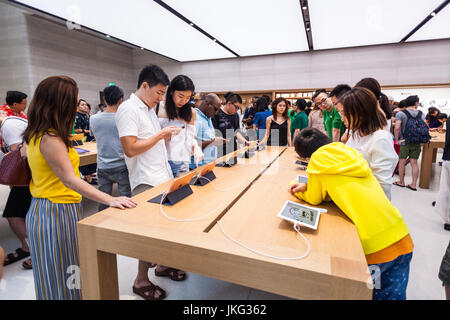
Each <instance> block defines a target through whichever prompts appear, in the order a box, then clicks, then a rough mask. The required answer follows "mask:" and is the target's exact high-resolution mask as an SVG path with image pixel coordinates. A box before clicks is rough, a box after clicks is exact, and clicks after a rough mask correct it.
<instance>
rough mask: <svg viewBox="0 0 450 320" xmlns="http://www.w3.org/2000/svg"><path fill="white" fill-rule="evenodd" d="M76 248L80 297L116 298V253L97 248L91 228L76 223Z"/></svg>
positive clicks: (95, 298) (87, 298)
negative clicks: (79, 275) (78, 262)
mask: <svg viewBox="0 0 450 320" xmlns="http://www.w3.org/2000/svg"><path fill="white" fill-rule="evenodd" d="M78 249H79V255H80V271H81V292H82V298H83V299H84V300H118V299H119V284H118V277H117V259H116V255H115V254H114V253H108V252H103V251H99V250H97V248H96V241H95V233H94V232H93V228H92V227H90V226H84V225H81V224H78Z"/></svg>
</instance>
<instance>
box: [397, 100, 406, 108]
mask: <svg viewBox="0 0 450 320" xmlns="http://www.w3.org/2000/svg"><path fill="white" fill-rule="evenodd" d="M404 107H405V99H403V100H400V102H399V103H398V105H397V108H404Z"/></svg>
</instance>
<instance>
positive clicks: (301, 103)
mask: <svg viewBox="0 0 450 320" xmlns="http://www.w3.org/2000/svg"><path fill="white" fill-rule="evenodd" d="M295 105H296V106H297V107H298V108H299V109H300V110H301V111H305V109H306V107H307V106H308V104H307V103H306V101H305V99H297V101H295Z"/></svg>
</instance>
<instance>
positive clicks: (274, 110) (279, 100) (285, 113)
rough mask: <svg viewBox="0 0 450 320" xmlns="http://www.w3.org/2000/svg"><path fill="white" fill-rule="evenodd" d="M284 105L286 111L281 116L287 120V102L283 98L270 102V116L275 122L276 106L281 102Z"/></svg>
mask: <svg viewBox="0 0 450 320" xmlns="http://www.w3.org/2000/svg"><path fill="white" fill-rule="evenodd" d="M283 101H284V103H285V104H286V109H284V112H283V114H282V116H283V117H284V118H286V119H287V118H288V104H287V100H286V99H285V98H276V99H275V100H273V102H272V116H273V118H274V119H275V120H277V114H278V112H277V106H278V104H279V103H280V102H283Z"/></svg>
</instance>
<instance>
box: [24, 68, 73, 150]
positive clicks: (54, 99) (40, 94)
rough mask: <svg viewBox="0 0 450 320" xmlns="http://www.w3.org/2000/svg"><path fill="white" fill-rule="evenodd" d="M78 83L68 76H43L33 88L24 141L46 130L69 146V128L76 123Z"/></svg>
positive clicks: (28, 140) (28, 142)
mask: <svg viewBox="0 0 450 320" xmlns="http://www.w3.org/2000/svg"><path fill="white" fill-rule="evenodd" d="M77 99H78V85H77V83H76V82H75V80H73V79H72V78H70V77H67V76H53V77H49V78H46V79H44V80H42V81H41V82H40V83H39V84H38V86H37V88H36V91H35V92H34V96H33V99H32V100H31V103H30V106H29V109H28V127H27V128H26V129H25V132H24V134H23V138H24V140H25V142H26V143H27V144H30V143H31V140H32V139H33V140H34V142H36V139H37V138H39V137H41V136H43V135H45V134H48V135H51V136H56V137H59V138H61V140H62V141H63V142H64V144H65V145H66V147H67V148H70V147H71V146H72V144H71V142H70V132H71V130H72V127H73V125H74V123H75V115H76V112H77V105H78V101H77Z"/></svg>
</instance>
